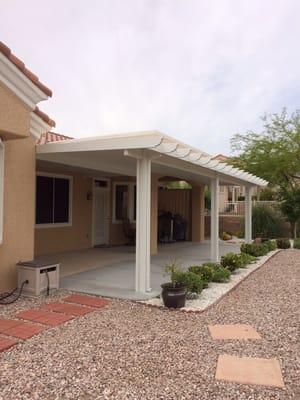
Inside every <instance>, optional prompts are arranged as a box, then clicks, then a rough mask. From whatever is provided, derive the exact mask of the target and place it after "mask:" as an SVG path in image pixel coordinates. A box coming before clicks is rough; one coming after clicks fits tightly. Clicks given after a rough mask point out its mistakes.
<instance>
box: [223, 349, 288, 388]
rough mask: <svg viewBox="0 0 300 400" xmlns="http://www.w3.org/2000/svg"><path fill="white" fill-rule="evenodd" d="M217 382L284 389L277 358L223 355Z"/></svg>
mask: <svg viewBox="0 0 300 400" xmlns="http://www.w3.org/2000/svg"><path fill="white" fill-rule="evenodd" d="M216 379H217V380H225V381H230V382H237V383H244V384H247V385H264V386H276V387H280V388H282V387H284V382H283V379H282V374H281V369H280V365H279V362H278V360H277V359H276V358H252V357H235V356H229V355H221V356H219V358H218V365H217V372H216Z"/></svg>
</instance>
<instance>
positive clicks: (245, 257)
mask: <svg viewBox="0 0 300 400" xmlns="http://www.w3.org/2000/svg"><path fill="white" fill-rule="evenodd" d="M239 256H240V257H241V260H242V264H243V265H242V267H246V266H247V265H249V264H252V263H253V262H255V261H256V257H255V256H252V255H251V254H248V253H241V254H239Z"/></svg>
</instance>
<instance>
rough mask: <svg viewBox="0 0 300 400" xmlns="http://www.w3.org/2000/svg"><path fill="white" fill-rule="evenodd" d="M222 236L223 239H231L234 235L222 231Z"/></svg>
mask: <svg viewBox="0 0 300 400" xmlns="http://www.w3.org/2000/svg"><path fill="white" fill-rule="evenodd" d="M220 238H221V240H230V239H232V236H231V235H230V234H229V233H227V232H222V234H221V236H220Z"/></svg>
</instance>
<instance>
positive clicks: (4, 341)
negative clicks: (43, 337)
mask: <svg viewBox="0 0 300 400" xmlns="http://www.w3.org/2000/svg"><path fill="white" fill-rule="evenodd" d="M17 343H18V342H17V341H16V340H14V339H9V338H3V337H1V338H0V353H1V352H2V351H5V350H8V349H9V348H10V347H12V346H14V345H15V344H17Z"/></svg>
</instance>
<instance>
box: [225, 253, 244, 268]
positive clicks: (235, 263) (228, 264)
mask: <svg viewBox="0 0 300 400" xmlns="http://www.w3.org/2000/svg"><path fill="white" fill-rule="evenodd" d="M221 265H222V267H224V268H227V269H229V271H231V272H233V271H234V270H236V269H238V268H241V267H242V266H243V261H242V259H241V256H240V255H239V254H235V253H228V254H226V255H225V256H222V257H221Z"/></svg>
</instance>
